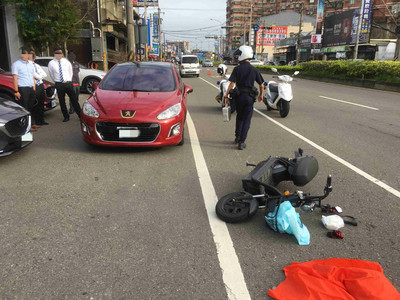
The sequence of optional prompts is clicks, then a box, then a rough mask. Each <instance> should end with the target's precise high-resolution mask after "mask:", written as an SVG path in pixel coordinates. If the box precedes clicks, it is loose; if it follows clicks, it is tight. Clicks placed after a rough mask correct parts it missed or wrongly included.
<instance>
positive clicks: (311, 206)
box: [300, 202, 315, 212]
mask: <svg viewBox="0 0 400 300" xmlns="http://www.w3.org/2000/svg"><path fill="white" fill-rule="evenodd" d="M300 208H301V210H302V211H304V212H312V211H314V208H315V203H314V202H309V203H304V204H303V205H302V206H300Z"/></svg>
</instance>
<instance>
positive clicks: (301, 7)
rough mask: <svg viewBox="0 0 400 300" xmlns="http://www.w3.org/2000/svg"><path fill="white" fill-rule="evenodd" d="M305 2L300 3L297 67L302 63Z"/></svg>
mask: <svg viewBox="0 0 400 300" xmlns="http://www.w3.org/2000/svg"><path fill="white" fill-rule="evenodd" d="M303 8H304V7H303V2H301V3H300V24H299V33H298V35H297V51H296V66H298V65H299V63H300V47H301V28H302V26H303Z"/></svg>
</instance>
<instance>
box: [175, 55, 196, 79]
mask: <svg viewBox="0 0 400 300" xmlns="http://www.w3.org/2000/svg"><path fill="white" fill-rule="evenodd" d="M179 69H180V73H181V76H183V75H195V76H197V77H199V76H200V64H199V59H198V58H197V56H196V55H182V57H181V62H180V68H179Z"/></svg>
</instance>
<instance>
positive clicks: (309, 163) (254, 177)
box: [216, 149, 332, 223]
mask: <svg viewBox="0 0 400 300" xmlns="http://www.w3.org/2000/svg"><path fill="white" fill-rule="evenodd" d="M246 165H247V166H253V167H255V168H254V169H253V170H252V171H251V172H250V173H249V174H248V175H247V176H246V177H245V178H243V179H242V185H243V189H244V191H241V192H234V193H230V194H228V195H225V196H223V197H222V198H221V199H219V200H218V202H217V205H216V213H217V215H218V217H219V218H220V219H221V220H223V221H225V222H227V223H237V222H241V221H245V220H247V219H249V218H251V217H252V216H254V215H255V214H256V212H257V210H258V209H259V208H264V209H265V215H267V214H268V213H269V212H273V211H274V210H275V208H276V207H277V205H279V204H280V203H282V202H283V201H285V200H288V201H290V203H291V204H292V206H293V207H300V208H301V209H302V210H303V211H306V212H311V211H313V210H314V209H315V208H316V207H319V208H322V206H321V201H322V200H323V199H325V198H326V197H327V196H328V195H329V193H330V192H331V191H332V186H331V182H332V178H331V175H329V176H328V179H327V183H326V185H325V189H324V194H323V195H321V196H311V195H310V194H306V193H303V192H302V191H296V192H294V193H291V194H290V193H289V192H288V191H286V192H284V193H282V192H281V191H279V190H278V189H277V188H276V186H277V185H278V184H279V183H280V182H282V181H292V182H293V183H294V184H295V185H296V186H304V185H306V184H307V183H308V182H310V181H311V180H312V179H313V178H314V177H315V175H316V174H317V173H318V161H317V159H316V158H315V157H313V156H303V150H302V149H299V150H298V151H296V152H295V158H293V159H289V158H284V157H272V156H270V157H269V158H268V159H267V160H264V161H262V162H260V163H258V164H257V165H254V164H249V163H246Z"/></svg>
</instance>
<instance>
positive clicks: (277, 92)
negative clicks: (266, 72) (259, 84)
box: [263, 68, 300, 118]
mask: <svg viewBox="0 0 400 300" xmlns="http://www.w3.org/2000/svg"><path fill="white" fill-rule="evenodd" d="M271 70H272V72H275V73H278V74H279V72H278V70H277V69H276V68H271ZM299 73H300V72H299V71H296V72H294V73H293V75H292V76H295V75H297V74H299ZM292 76H289V75H279V76H272V77H273V78H278V79H279V83H276V82H275V81H272V80H271V81H270V82H268V84H267V88H266V91H265V96H264V98H263V102H264V103H265V105H266V106H267V109H268V110H279V114H280V115H281V117H282V118H285V117H286V116H287V115H288V114H289V110H290V101H291V100H292V99H293V92H292V86H291V85H290V83H289V82H290V81H293V77H292Z"/></svg>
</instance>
